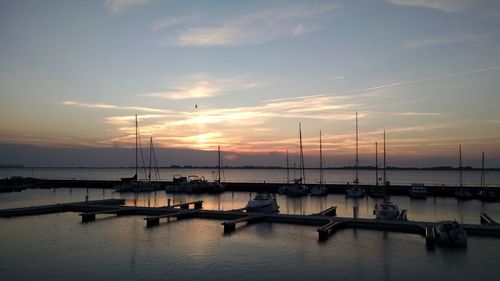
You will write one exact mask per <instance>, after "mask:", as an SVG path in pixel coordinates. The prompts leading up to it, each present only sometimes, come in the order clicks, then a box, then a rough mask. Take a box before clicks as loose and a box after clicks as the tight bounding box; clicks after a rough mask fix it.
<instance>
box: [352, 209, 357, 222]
mask: <svg viewBox="0 0 500 281" xmlns="http://www.w3.org/2000/svg"><path fill="white" fill-rule="evenodd" d="M352 217H353V218H355V219H357V218H358V206H353V207H352Z"/></svg>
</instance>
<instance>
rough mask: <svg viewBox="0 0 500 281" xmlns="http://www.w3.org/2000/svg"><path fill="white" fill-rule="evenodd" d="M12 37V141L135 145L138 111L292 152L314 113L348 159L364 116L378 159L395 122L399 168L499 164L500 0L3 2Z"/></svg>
mask: <svg viewBox="0 0 500 281" xmlns="http://www.w3.org/2000/svg"><path fill="white" fill-rule="evenodd" d="M0 46H1V47H0V99H1V100H0V101H1V102H0V118H1V120H2V121H1V122H0V143H1V144H4V145H5V144H16V145H21V144H22V145H28V146H41V147H51V148H54V147H55V148H67V149H68V148H82V147H86V148H102V147H130V146H132V145H133V141H134V132H135V129H134V118H135V117H134V115H135V114H138V115H139V124H140V132H141V136H142V138H143V140H146V139H147V138H149V137H150V136H152V137H153V139H154V141H155V143H156V146H157V147H163V148H171V149H196V150H216V149H217V146H218V145H220V146H222V147H223V149H224V150H225V151H227V153H226V155H229V156H231V155H233V158H236V157H237V156H236V155H245V154H252V155H254V156H255V155H266V154H268V153H270V152H273V155H275V157H282V156H283V155H284V153H285V152H286V150H287V149H288V150H289V151H290V153H292V154H293V153H296V152H297V144H298V123H299V122H301V123H302V129H303V130H302V135H303V138H304V145H305V153H306V155H307V156H308V157H309V158H311V157H316V156H317V154H318V147H319V131H320V130H322V132H323V148H324V154H325V155H326V156H325V157H326V158H328V159H342V161H339V162H335V161H333V160H331V161H333V162H332V163H336V165H348V164H352V161H351V160H352V159H354V157H353V153H354V147H355V112H358V113H359V128H360V135H359V141H360V148H359V149H360V153H361V155H362V156H361V158H362V161H363V163H364V164H372V163H370V162H369V161H371V160H368V159H369V158H370V157H373V156H372V155H373V154H374V150H375V146H374V143H375V142H377V141H378V142H379V144H380V148H379V152H380V151H382V145H381V144H382V140H383V130H384V129H385V130H386V131H387V144H388V153H390V155H391V159H392V160H393V165H403V166H404V165H406V166H408V165H417V166H419V165H425V166H429V165H431V166H432V165H433V163H436V162H435V159H436V158H441V159H446V161H448V162H446V161H445V162H439V164H449V165H456V159H457V157H458V156H457V154H458V145H459V144H462V149H463V153H464V158H465V159H467V160H468V161H469V162H468V164H470V165H478V163H479V159H480V156H481V152H482V151H485V153H486V155H487V159H488V164H489V165H490V166H497V167H498V166H500V107H499V106H500V1H496V0H475V1H469V0H435V1H431V0H386V1H384V0H366V1H161V0H106V1H66V0H61V1H50V0H49V1H28V0H26V1H25V0H2V1H0ZM144 145H145V144H144ZM268 158H269V157H267V158H266V159H268ZM263 159H264V158H263ZM348 159H351V160H348ZM226 160H227V161H228V162H229V163H230V162H231V161H232V160H235V159H232V158H231V157H228V158H227V159H226ZM13 161H14V162H15V159H5V158H4V157H2V156H0V164H2V163H11V162H13ZM266 161H267V160H266ZM277 161H281V158H280V160H277ZM327 161H330V160H327ZM349 161H351V162H349ZM188 162H189V161H188ZM193 162H195V161H194V160H193ZM263 162H265V161H263ZM238 163H239V164H244V163H240V162H238ZM273 163H274V162H273ZM21 164H23V163H21ZM170 164H175V163H170ZM252 164H255V163H252ZM262 164H263V165H266V163H262Z"/></svg>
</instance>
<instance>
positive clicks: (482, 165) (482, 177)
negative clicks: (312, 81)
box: [481, 151, 486, 188]
mask: <svg viewBox="0 0 500 281" xmlns="http://www.w3.org/2000/svg"><path fill="white" fill-rule="evenodd" d="M484 176H485V175H484V151H483V156H482V157H481V188H484V187H485V186H486V184H485V177H484Z"/></svg>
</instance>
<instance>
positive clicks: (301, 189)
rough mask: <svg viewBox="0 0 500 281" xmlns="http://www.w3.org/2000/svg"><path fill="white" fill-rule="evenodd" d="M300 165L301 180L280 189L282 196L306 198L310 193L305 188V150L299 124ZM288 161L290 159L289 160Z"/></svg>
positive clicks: (295, 180)
mask: <svg viewBox="0 0 500 281" xmlns="http://www.w3.org/2000/svg"><path fill="white" fill-rule="evenodd" d="M299 150H300V153H299V157H300V158H299V162H300V163H299V164H300V178H298V179H294V180H293V183H292V184H287V185H285V186H282V187H280V188H279V189H278V192H280V193H281V194H286V195H288V196H304V195H306V194H307V192H308V188H307V186H305V184H304V183H305V178H306V172H305V167H304V150H303V148H302V127H301V123H300V122H299ZM287 159H288V158H287ZM287 162H288V161H287Z"/></svg>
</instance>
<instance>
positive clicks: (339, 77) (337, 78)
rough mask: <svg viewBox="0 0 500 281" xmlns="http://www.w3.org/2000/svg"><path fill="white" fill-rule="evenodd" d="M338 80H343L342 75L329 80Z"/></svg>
mask: <svg viewBox="0 0 500 281" xmlns="http://www.w3.org/2000/svg"><path fill="white" fill-rule="evenodd" d="M340 79H344V76H343V75H337V76H333V77H331V78H330V80H340Z"/></svg>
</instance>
